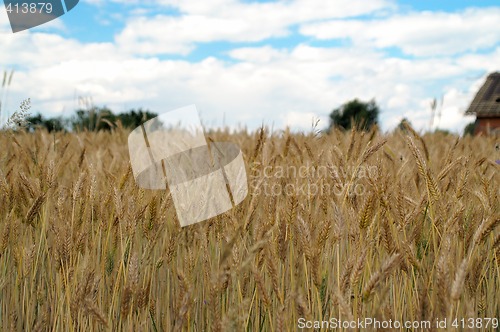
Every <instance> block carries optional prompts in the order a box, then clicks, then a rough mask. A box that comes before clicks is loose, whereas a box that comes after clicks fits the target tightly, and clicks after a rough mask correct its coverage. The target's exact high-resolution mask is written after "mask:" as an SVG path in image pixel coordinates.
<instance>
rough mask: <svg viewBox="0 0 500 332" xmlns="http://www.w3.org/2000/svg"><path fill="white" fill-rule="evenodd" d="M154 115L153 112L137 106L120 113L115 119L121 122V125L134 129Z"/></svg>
mask: <svg viewBox="0 0 500 332" xmlns="http://www.w3.org/2000/svg"><path fill="white" fill-rule="evenodd" d="M156 116H158V115H157V114H155V113H152V112H149V111H148V110H143V109H142V108H139V109H137V110H135V109H132V110H130V111H128V112H126V113H120V114H118V115H117V116H116V117H117V120H118V121H120V122H121V124H122V126H123V127H125V128H131V129H134V128H137V127H139V126H140V125H141V124H142V123H144V122H146V121H148V120H150V119H152V118H155V117H156Z"/></svg>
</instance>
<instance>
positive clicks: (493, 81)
mask: <svg viewBox="0 0 500 332" xmlns="http://www.w3.org/2000/svg"><path fill="white" fill-rule="evenodd" d="M465 114H468V115H470V114H476V115H477V116H478V117H490V116H493V117H497V116H498V117H500V72H495V73H492V74H490V75H488V77H487V78H486V82H484V84H483V86H482V87H481V89H479V91H478V93H477V94H476V96H475V97H474V100H472V103H471V104H470V106H469V108H468V109H467V111H466V112H465Z"/></svg>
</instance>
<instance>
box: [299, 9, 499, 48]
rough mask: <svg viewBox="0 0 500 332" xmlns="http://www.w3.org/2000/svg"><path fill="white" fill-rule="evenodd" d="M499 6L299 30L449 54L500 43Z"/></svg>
mask: <svg viewBox="0 0 500 332" xmlns="http://www.w3.org/2000/svg"><path fill="white" fill-rule="evenodd" d="M498 22H500V8H498V7H492V8H480V9H466V10H464V11H461V12H458V13H442V12H418V13H411V14H407V15H396V16H393V17H390V18H386V19H376V20H333V21H328V22H320V23H311V24H306V25H304V26H302V27H301V29H300V32H301V33H302V34H304V35H306V36H313V37H315V38H318V39H342V38H350V39H352V40H353V42H354V43H356V45H365V46H366V45H373V46H375V47H378V48H385V47H398V48H400V49H402V50H403V52H405V53H407V54H411V55H416V56H434V55H452V54H457V53H461V52H465V51H469V50H471V51H476V50H479V49H484V48H491V47H492V46H494V45H496V44H498V43H499V42H500V33H499V30H498Z"/></svg>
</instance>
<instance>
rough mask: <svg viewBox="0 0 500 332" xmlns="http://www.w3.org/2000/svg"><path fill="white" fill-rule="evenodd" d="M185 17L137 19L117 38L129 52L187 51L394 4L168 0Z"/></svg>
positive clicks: (274, 34)
mask: <svg viewBox="0 0 500 332" xmlns="http://www.w3.org/2000/svg"><path fill="white" fill-rule="evenodd" d="M162 3H163V4H166V5H167V4H169V5H171V6H174V7H176V8H178V9H179V10H180V11H181V12H182V13H183V14H182V15H181V16H164V15H158V16H155V17H147V16H141V17H134V18H132V19H130V20H129V22H128V24H127V26H126V28H125V29H124V30H123V31H122V32H121V33H120V34H119V35H118V36H117V37H116V41H117V43H118V44H119V45H121V47H122V49H123V50H125V51H127V52H132V53H137V54H146V55H155V54H174V53H176V54H187V53H189V52H190V51H191V50H192V49H193V48H194V44H195V43H199V42H211V41H231V42H255V41H261V40H265V39H268V38H273V37H283V36H286V35H288V34H289V33H290V30H289V28H290V26H292V25H294V24H299V23H304V22H309V21H312V20H320V19H326V18H332V17H337V18H342V17H350V16H356V15H361V14H368V13H371V12H374V11H376V10H380V9H384V8H388V7H389V6H390V2H388V1H386V0H373V1H370V2H369V3H368V4H367V3H366V1H361V0H334V1H323V0H307V1H306V0H295V1H286V2H285V1H278V2H270V3H242V2H238V1H234V0H216V1H215V3H214V2H213V1H212V2H208V1H199V0H196V1H163V2H162Z"/></svg>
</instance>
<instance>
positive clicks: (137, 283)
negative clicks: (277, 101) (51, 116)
mask: <svg viewBox="0 0 500 332" xmlns="http://www.w3.org/2000/svg"><path fill="white" fill-rule="evenodd" d="M207 135H208V136H209V137H210V138H211V139H213V140H214V141H231V142H234V143H237V144H238V145H239V146H240V147H241V149H242V151H243V153H244V158H245V163H246V165H247V176H248V181H249V195H248V197H247V198H246V199H245V201H244V202H243V203H242V204H240V205H239V206H237V207H236V208H234V209H233V210H231V211H229V212H227V213H225V214H222V215H220V216H218V217H216V218H213V219H210V220H208V221H204V222H202V223H199V224H196V225H193V226H188V227H185V228H181V227H180V226H179V223H178V220H177V217H176V213H175V209H174V207H173V203H172V198H171V197H170V194H169V193H168V192H165V191H148V190H142V189H139V188H138V187H137V186H136V184H135V181H134V178H133V175H132V170H131V167H130V163H129V155H128V149H127V136H128V132H127V131H126V130H123V129H116V130H113V131H112V132H98V133H95V132H81V133H76V134H71V133H56V134H49V133H47V132H44V131H36V132H35V133H27V132H16V133H13V132H0V146H1V152H0V294H1V295H0V330H1V331H183V330H184V331H296V330H300V329H301V327H300V324H299V322H300V320H301V319H302V321H303V322H304V321H309V322H312V321H329V320H330V319H332V318H336V319H338V320H348V321H351V320H357V319H358V318H359V319H364V318H368V317H370V318H373V319H378V320H380V321H382V320H386V321H387V320H393V321H394V320H400V321H426V320H428V321H432V322H434V321H436V320H438V319H444V318H446V319H448V321H451V320H454V319H462V318H495V317H496V318H499V317H500V301H499V299H500V227H499V225H500V204H499V203H500V202H499V184H500V183H499V176H498V172H499V170H500V166H499V165H497V164H496V163H495V154H496V153H498V152H496V151H495V144H496V143H497V141H496V140H495V138H492V137H465V138H458V137H456V136H453V135H444V134H439V133H437V134H425V135H422V136H421V135H420V134H419V133H417V132H415V131H414V130H413V129H412V128H411V127H407V128H406V130H404V131H397V132H394V133H389V134H382V133H380V132H378V131H377V130H376V129H374V130H372V131H371V132H356V131H352V132H347V133H343V132H340V131H337V130H333V131H332V132H331V133H329V134H328V135H326V134H314V133H311V134H298V133H295V134H293V133H290V132H288V131H284V132H277V133H270V132H269V130H266V129H264V128H262V129H261V130H258V131H256V132H253V133H250V132H239V133H229V132H227V131H217V132H208V133H207ZM499 159H500V158H499ZM296 170H299V171H298V172H296ZM304 188H306V189H304ZM311 189H314V190H311ZM357 329H358V328H354V329H353V330H357ZM432 329H433V330H437V328H434V327H432ZM306 330H307V328H306ZM316 330H322V331H325V330H327V326H323V327H322V328H316ZM339 330H340V329H339ZM365 330H375V328H374V327H371V328H366V329H365ZM380 330H387V329H380ZM393 330H397V331H399V330H407V329H404V328H395V329H393ZM415 330H418V329H415ZM451 330H455V329H451ZM461 330H462V329H461ZM479 330H486V331H491V330H495V329H494V328H493V327H492V326H491V325H490V327H488V328H486V327H485V326H483V327H482V328H479ZM497 330H498V329H497Z"/></svg>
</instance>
